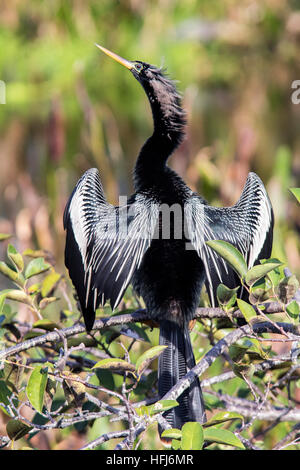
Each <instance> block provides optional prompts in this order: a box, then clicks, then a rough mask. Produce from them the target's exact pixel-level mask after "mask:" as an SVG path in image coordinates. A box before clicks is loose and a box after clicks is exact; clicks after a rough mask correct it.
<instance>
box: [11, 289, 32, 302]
mask: <svg viewBox="0 0 300 470" xmlns="http://www.w3.org/2000/svg"><path fill="white" fill-rule="evenodd" d="M5 295H6V298H7V299H10V300H15V301H16V302H23V303H24V304H27V305H31V298H30V296H29V295H27V294H25V292H24V291H22V290H19V289H10V290H7V291H6V293H5Z"/></svg>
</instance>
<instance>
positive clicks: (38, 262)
mask: <svg viewBox="0 0 300 470" xmlns="http://www.w3.org/2000/svg"><path fill="white" fill-rule="evenodd" d="M50 267H51V266H50V264H48V263H45V260H44V258H35V259H33V260H31V261H30V262H29V263H28V265H27V267H26V269H25V278H26V279H29V278H30V277H32V276H36V275H37V274H40V273H43V272H44V271H47V270H48V269H49V268H50Z"/></svg>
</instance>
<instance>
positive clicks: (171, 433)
mask: <svg viewBox="0 0 300 470" xmlns="http://www.w3.org/2000/svg"><path fill="white" fill-rule="evenodd" d="M181 436H182V432H181V431H180V429H176V428H171V429H166V430H165V431H164V432H163V433H162V435H161V437H167V438H169V439H181Z"/></svg>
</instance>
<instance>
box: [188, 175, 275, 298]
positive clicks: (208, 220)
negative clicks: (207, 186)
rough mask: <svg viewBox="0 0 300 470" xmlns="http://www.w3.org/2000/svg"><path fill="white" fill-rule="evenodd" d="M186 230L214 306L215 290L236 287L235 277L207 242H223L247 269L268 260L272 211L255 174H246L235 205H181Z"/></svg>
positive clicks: (199, 201) (199, 202)
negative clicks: (246, 265)
mask: <svg viewBox="0 0 300 470" xmlns="http://www.w3.org/2000/svg"><path fill="white" fill-rule="evenodd" d="M185 216H186V221H187V228H188V234H189V238H190V241H191V243H192V246H193V247H194V248H195V249H196V250H197V252H198V254H199V256H200V258H201V259H202V261H203V264H204V267H205V271H206V288H207V291H208V294H209V297H210V301H211V304H212V305H213V306H215V305H217V298H216V289H217V287H218V285H219V284H220V283H223V284H225V285H226V286H228V287H230V288H233V287H236V286H237V285H239V280H238V277H237V275H236V273H235V272H234V271H233V269H232V268H230V267H229V266H228V265H227V264H226V263H225V261H224V260H223V259H222V258H221V257H220V256H218V255H217V254H216V253H215V252H214V251H213V250H212V249H211V248H209V247H208V246H207V245H206V243H205V242H206V241H207V240H225V241H227V242H229V243H231V244H232V245H234V246H235V247H236V248H237V249H238V250H239V251H240V252H241V253H242V254H243V256H244V258H245V260H246V262H247V264H248V267H249V268H250V267H252V266H253V265H254V264H255V263H256V262H257V261H258V260H259V259H262V258H269V257H270V256H271V250H272V240H273V224H274V219H273V210H272V206H271V202H270V200H269V197H268V195H267V192H266V189H265V187H264V185H263V183H262V181H261V179H260V178H259V177H258V176H257V175H256V174H255V173H249V175H248V178H247V181H246V184H245V186H244V189H243V192H242V194H241V197H240V199H239V200H238V202H237V203H236V204H235V205H234V206H232V207H225V208H218V207H212V206H209V205H206V204H204V203H203V200H202V199H201V198H199V197H198V196H196V195H195V196H192V197H191V198H190V199H189V200H188V201H187V203H186V204H185Z"/></svg>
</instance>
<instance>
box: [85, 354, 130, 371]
mask: <svg viewBox="0 0 300 470" xmlns="http://www.w3.org/2000/svg"><path fill="white" fill-rule="evenodd" d="M92 369H109V370H112V371H123V372H124V371H129V372H135V367H134V365H133V364H130V363H129V362H127V361H124V359H119V358H118V357H109V358H108V359H102V360H101V361H99V362H97V364H95V365H94V366H93V367H92Z"/></svg>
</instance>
